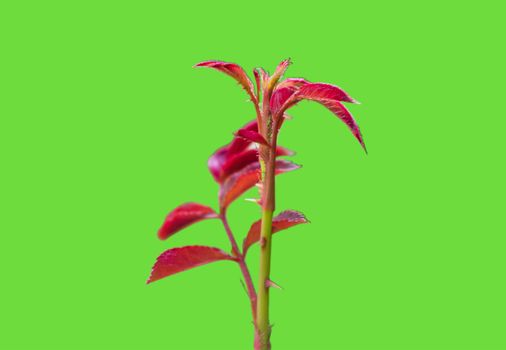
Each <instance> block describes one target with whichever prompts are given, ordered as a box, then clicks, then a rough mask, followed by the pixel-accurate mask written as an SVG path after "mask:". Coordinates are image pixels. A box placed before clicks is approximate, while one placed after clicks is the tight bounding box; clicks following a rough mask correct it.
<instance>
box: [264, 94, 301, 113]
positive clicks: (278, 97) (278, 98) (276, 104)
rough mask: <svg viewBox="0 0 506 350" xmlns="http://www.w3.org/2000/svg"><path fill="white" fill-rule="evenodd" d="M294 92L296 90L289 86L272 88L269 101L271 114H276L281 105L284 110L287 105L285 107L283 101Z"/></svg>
mask: <svg viewBox="0 0 506 350" xmlns="http://www.w3.org/2000/svg"><path fill="white" fill-rule="evenodd" d="M295 92H296V90H295V89H293V88H291V87H278V88H277V89H276V90H274V92H273V93H272V96H271V100H270V101H269V102H270V108H271V112H272V115H274V116H276V115H278V112H279V111H280V110H281V108H282V107H284V108H285V110H286V109H287V108H288V107H285V103H286V101H288V100H289V99H290V97H292V96H293V95H294V94H295ZM294 102H295V100H294Z"/></svg>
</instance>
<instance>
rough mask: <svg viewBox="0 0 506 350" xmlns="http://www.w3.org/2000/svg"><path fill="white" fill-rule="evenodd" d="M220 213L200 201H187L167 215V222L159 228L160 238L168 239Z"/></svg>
mask: <svg viewBox="0 0 506 350" xmlns="http://www.w3.org/2000/svg"><path fill="white" fill-rule="evenodd" d="M217 217H218V214H216V212H215V211H214V210H213V209H212V208H209V207H206V206H205V205H202V204H198V203H185V204H182V205H180V206H179V207H177V208H176V209H174V210H173V211H171V212H170V213H169V215H167V217H166V218H165V222H164V223H163V225H162V227H161V228H160V230H158V238H160V239H167V238H168V237H170V236H172V235H173V234H174V233H176V232H178V231H180V230H182V229H183V228H185V227H188V226H190V225H192V224H194V223H196V222H199V221H202V220H205V219H214V218H217Z"/></svg>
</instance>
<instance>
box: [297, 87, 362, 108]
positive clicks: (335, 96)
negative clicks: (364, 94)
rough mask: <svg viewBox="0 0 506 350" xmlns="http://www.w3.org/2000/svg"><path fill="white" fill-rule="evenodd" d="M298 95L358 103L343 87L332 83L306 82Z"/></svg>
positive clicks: (305, 97)
mask: <svg viewBox="0 0 506 350" xmlns="http://www.w3.org/2000/svg"><path fill="white" fill-rule="evenodd" d="M297 95H298V97H300V98H304V99H309V100H310V99H320V100H321V99H326V100H336V101H341V102H351V103H358V102H357V101H356V100H354V99H353V98H352V97H351V96H350V95H348V94H347V93H346V92H345V91H344V90H343V89H341V88H340V87H337V86H335V85H331V84H325V83H308V84H304V85H303V86H302V87H301V88H300V89H299V92H298V94H297Z"/></svg>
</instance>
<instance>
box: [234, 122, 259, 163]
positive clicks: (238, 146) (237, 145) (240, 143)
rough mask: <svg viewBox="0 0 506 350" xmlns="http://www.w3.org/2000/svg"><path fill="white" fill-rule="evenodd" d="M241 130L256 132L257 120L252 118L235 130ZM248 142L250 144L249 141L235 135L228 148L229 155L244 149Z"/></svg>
mask: <svg viewBox="0 0 506 350" xmlns="http://www.w3.org/2000/svg"><path fill="white" fill-rule="evenodd" d="M241 130H244V131H254V132H258V123H257V120H256V119H254V120H252V121H250V122H249V123H247V124H246V125H244V126H243V127H242V128H240V129H239V130H237V132H240V131H241ZM250 144H251V141H248V140H245V139H243V138H240V137H235V138H234V139H233V140H232V142H230V148H229V152H230V155H233V154H237V153H239V152H242V151H244V150H245V149H246V148H248V146H249V145H250Z"/></svg>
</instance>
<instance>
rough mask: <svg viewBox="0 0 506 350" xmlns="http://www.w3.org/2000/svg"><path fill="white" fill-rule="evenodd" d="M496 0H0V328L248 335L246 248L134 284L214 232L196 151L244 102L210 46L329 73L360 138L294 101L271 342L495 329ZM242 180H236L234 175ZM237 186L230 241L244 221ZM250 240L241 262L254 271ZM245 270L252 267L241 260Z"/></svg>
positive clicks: (254, 60) (34, 333) (498, 306)
mask: <svg viewBox="0 0 506 350" xmlns="http://www.w3.org/2000/svg"><path fill="white" fill-rule="evenodd" d="M505 10H506V9H505V7H504V5H502V4H501V2H500V1H497V2H494V1H480V2H470V1H469V2H466V1H463V2H458V1H421V2H401V1H399V2H396V1H355V2H352V1H349V2H342V1H332V2H331V1H329V2H320V1H310V2H307V3H302V2H301V3H297V2H284V3H274V2H269V1H255V2H216V1H213V2H210V1H208V2H201V3H199V2H194V1H192V2H187V3H185V4H182V3H176V2H169V1H159V2H156V1H145V2H142V1H138V2H125V1H61V2H57V1H18V2H15V1H4V2H2V3H1V4H0V35H1V36H0V47H1V55H0V60H1V64H0V89H1V91H0V117H1V121H0V123H1V125H0V146H1V150H2V151H1V172H0V177H1V182H0V186H1V193H0V201H1V210H0V213H1V220H0V230H1V235H0V246H1V248H0V249H1V254H0V269H1V282H0V283H1V288H0V293H1V299H0V334H1V335H0V348H2V349H148V350H149V349H250V348H252V346H251V344H252V337H253V332H252V325H251V317H250V314H249V305H248V301H247V298H246V296H245V293H244V291H243V289H242V287H241V284H240V282H239V281H240V273H239V270H238V269H237V268H236V266H234V265H233V264H231V263H228V262H219V263H216V264H211V265H208V266H205V267H201V268H198V269H195V270H191V271H189V272H186V273H183V274H178V275H176V276H173V277H172V278H169V279H165V280H163V281H160V282H157V283H155V284H152V285H149V286H146V285H145V280H146V278H147V276H148V274H149V271H150V268H151V266H152V264H153V262H154V260H155V258H156V257H157V255H158V254H159V253H161V252H162V251H164V250H165V249H168V248H170V247H174V246H180V245H186V244H209V245H214V246H219V247H222V248H223V249H227V250H228V247H229V246H228V242H227V240H226V236H225V234H224V233H223V232H222V228H221V226H220V224H219V222H217V221H209V222H202V223H199V224H198V225H195V226H192V227H191V228H189V229H188V230H186V231H185V232H184V233H181V234H179V235H176V236H174V237H173V238H172V239H171V240H169V241H163V242H162V241H159V240H158V239H157V238H156V231H157V229H158V227H159V226H160V224H161V222H162V221H163V218H164V216H165V215H166V214H167V212H168V211H169V210H171V209H172V208H174V207H175V206H177V205H178V204H180V203H182V202H185V201H198V202H201V203H205V204H208V205H212V206H214V207H216V199H217V186H216V184H215V183H214V182H213V180H212V178H211V176H210V175H209V173H208V172H207V168H206V161H207V157H208V156H209V155H210V154H211V153H212V152H213V151H214V150H215V149H216V148H217V147H219V146H221V145H222V144H224V143H226V142H228V141H229V140H230V138H231V136H232V132H233V131H234V130H235V129H237V128H238V127H239V126H241V125H243V124H244V123H245V122H247V121H248V120H250V119H252V118H253V116H254V111H253V109H252V106H251V105H250V104H249V103H248V102H247V101H246V100H247V97H246V95H245V93H244V91H242V90H241V89H240V88H239V87H238V86H236V84H235V83H234V82H233V81H232V80H231V79H230V78H229V77H226V76H224V75H222V74H219V73H217V72H214V71H211V70H205V69H201V70H197V69H192V65H193V64H195V63H197V62H199V61H202V60H207V59H220V60H226V61H231V62H237V63H239V64H241V65H242V66H243V67H244V68H245V69H246V70H247V71H248V72H251V70H252V68H254V67H257V66H262V67H265V68H266V69H267V70H269V71H271V72H272V71H273V69H274V67H275V66H276V65H277V63H278V62H279V61H280V60H281V59H284V58H286V57H291V58H292V59H293V61H294V64H293V65H292V66H291V67H290V69H289V71H288V74H287V75H288V76H292V77H299V76H302V77H305V78H307V79H309V80H311V81H324V82H331V83H335V84H337V85H339V86H341V87H343V88H344V89H346V90H347V91H348V92H349V93H350V94H351V95H352V96H354V97H355V98H357V99H358V100H359V101H361V102H362V105H358V106H351V107H350V108H351V110H352V112H353V113H354V115H355V116H356V118H357V120H358V121H359V124H360V125H361V128H362V131H363V133H364V137H365V141H366V144H367V146H368V149H369V152H370V153H369V155H368V156H366V155H365V154H364V153H363V152H362V150H361V149H360V147H359V145H358V143H357V142H356V141H355V140H354V139H353V137H352V135H351V134H350V133H349V132H348V131H347V130H346V127H345V126H344V124H343V123H341V122H340V121H339V120H337V119H336V118H335V117H333V116H332V115H331V114H330V113H329V112H327V111H326V110H325V109H324V108H322V107H321V106H319V105H317V104H314V103H302V104H301V105H300V106H298V107H296V108H294V109H293V110H291V113H290V114H291V115H292V116H293V117H294V120H293V121H290V122H289V123H286V124H285V126H284V128H283V131H282V134H281V135H280V141H279V142H280V144H281V145H284V146H286V147H289V148H292V149H295V150H296V151H297V152H298V153H297V155H296V156H295V158H294V161H296V162H297V163H300V164H303V165H304V167H303V168H302V169H301V170H299V171H297V172H294V173H290V174H286V175H282V176H280V177H278V186H277V190H278V192H277V194H278V202H277V206H278V209H279V210H282V209H288V208H290V209H296V210H300V211H302V212H304V213H305V214H306V215H307V216H308V218H309V219H310V220H311V221H312V224H311V225H302V226H298V227H295V228H293V229H291V230H290V231H286V232H285V233H282V234H279V235H278V236H277V237H276V238H275V241H274V248H273V249H274V253H273V254H274V255H273V268H272V278H273V279H274V280H275V281H276V282H277V283H278V284H280V285H281V286H283V287H284V290H283V291H277V290H275V291H273V293H272V317H271V319H272V322H273V323H274V330H273V336H272V342H273V348H274V349H276V350H281V349H340V350H348V349H349V350H358V349H363V350H366V349H367V350H376V349H377V350H380V349H384V350H387V349H388V350H410V349H413V350H415V349H420V350H421V349H430V350H432V349H434V350H436V349H441V350H443V349H444V350H446V349H448V350H449V349H456V350H457V349H459V350H461V349H462V350H464V349H473V350H492V349H494V350H495V349H506V319H505V317H506V300H505V296H506V284H505V267H506V261H505V260H506V259H505V254H504V251H505V243H506V239H505V238H504V233H505V232H506V230H505V227H504V226H505V225H504V195H505V187H504V179H505V170H504V151H505V146H504V129H505V128H504V127H505V125H506V122H505V117H506V115H505V108H504V103H503V101H504V96H505V89H504V78H505V74H504V73H505V70H504V62H505V61H506V60H505V55H504V37H505V32H506V31H505V26H504V14H505ZM253 194H254V193H253V192H251V193H249V197H251V196H252V195H253ZM258 217H259V210H258V208H257V207H255V206H254V205H253V204H251V203H248V202H244V201H242V200H239V201H237V202H236V203H235V204H234V205H233V206H232V207H231V209H230V221H231V225H232V228H233V229H234V230H235V232H236V235H237V236H238V237H239V240H242V237H243V235H244V234H245V233H246V230H247V228H248V227H249V224H250V223H251V222H252V221H253V220H256V219H258ZM257 260H258V252H257V249H252V254H251V255H250V258H249V263H250V264H251V265H252V266H253V267H254V270H256V266H257ZM255 281H256V279H255Z"/></svg>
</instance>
